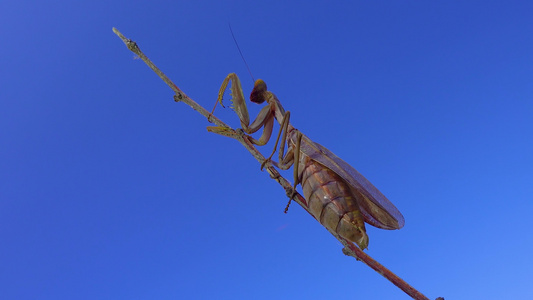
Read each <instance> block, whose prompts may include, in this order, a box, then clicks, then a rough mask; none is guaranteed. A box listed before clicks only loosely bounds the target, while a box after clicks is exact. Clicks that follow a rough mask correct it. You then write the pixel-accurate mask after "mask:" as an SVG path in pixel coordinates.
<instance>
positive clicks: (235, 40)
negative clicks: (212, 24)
mask: <svg viewBox="0 0 533 300" xmlns="http://www.w3.org/2000/svg"><path fill="white" fill-rule="evenodd" d="M228 26H229V31H230V32H231V37H233V41H234V42H235V46H237V50H239V53H240V54H241V58H242V61H244V64H245V65H246V69H248V73H249V74H250V77H252V80H253V81H254V82H255V79H254V75H252V71H250V67H249V66H248V63H247V62H246V59H244V55H242V51H241V48H240V47H239V43H237V39H236V38H235V35H234V34H233V30H232V29H231V24H230V23H228Z"/></svg>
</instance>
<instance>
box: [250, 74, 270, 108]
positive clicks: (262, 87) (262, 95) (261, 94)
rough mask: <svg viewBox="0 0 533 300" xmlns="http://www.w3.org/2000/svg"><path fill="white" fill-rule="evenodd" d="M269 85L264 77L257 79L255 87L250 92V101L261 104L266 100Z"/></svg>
mask: <svg viewBox="0 0 533 300" xmlns="http://www.w3.org/2000/svg"><path fill="white" fill-rule="evenodd" d="M266 91H267V85H266V83H265V82H264V81H263V80H262V79H257V80H256V81H255V83H254V89H253V90H252V93H251V94H250V101H252V102H253V103H257V104H261V103H263V102H265V100H266Z"/></svg>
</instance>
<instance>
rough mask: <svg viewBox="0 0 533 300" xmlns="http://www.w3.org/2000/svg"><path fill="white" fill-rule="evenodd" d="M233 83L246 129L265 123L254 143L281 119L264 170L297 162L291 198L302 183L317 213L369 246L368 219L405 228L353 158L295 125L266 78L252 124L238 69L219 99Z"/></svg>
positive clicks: (255, 96) (255, 98)
mask: <svg viewBox="0 0 533 300" xmlns="http://www.w3.org/2000/svg"><path fill="white" fill-rule="evenodd" d="M230 82H231V86H230V90H231V97H232V99H231V102H232V107H233V110H234V111H235V112H236V113H237V116H238V117H239V120H240V123H241V126H242V130H243V131H244V132H245V133H247V134H253V133H255V132H257V131H259V130H260V129H261V128H264V129H263V132H262V134H261V137H260V138H259V139H255V138H252V137H249V138H250V141H251V142H252V143H253V144H256V145H258V146H264V145H266V144H267V143H268V141H269V140H270V137H271V135H272V129H273V125H274V119H275V120H276V121H277V122H278V123H279V124H280V130H279V133H278V136H277V139H276V144H275V145H274V149H273V151H272V154H271V155H270V156H269V157H268V158H267V159H266V160H265V161H264V162H263V164H262V165H261V169H262V168H263V167H264V165H265V164H266V162H268V161H271V162H272V164H273V165H274V166H276V167H278V168H279V169H282V170H288V169H289V168H290V167H291V166H293V167H294V170H293V171H294V172H293V174H294V183H293V194H292V195H291V196H289V198H290V199H292V198H293V197H294V195H295V194H296V186H297V185H298V184H300V185H301V186H302V189H303V193H304V197H305V198H306V200H307V205H308V209H309V211H310V212H311V214H312V215H313V216H314V217H315V218H316V219H317V220H318V221H319V222H320V223H321V224H322V225H323V226H325V227H326V228H328V229H330V230H332V231H334V232H336V233H337V234H339V235H340V236H341V237H343V238H345V239H346V240H348V241H351V242H354V243H355V244H357V245H358V246H359V248H361V249H363V250H364V249H366V248H367V247H368V241H369V239H368V235H367V233H366V228H365V223H368V224H370V225H372V226H375V227H378V228H382V229H389V230H392V229H400V228H402V227H403V225H404V223H405V221H404V218H403V216H402V214H401V213H400V211H399V210H398V209H397V208H396V207H395V206H394V204H392V203H391V202H390V201H389V200H388V199H387V198H386V197H385V196H384V195H383V194H382V193H381V192H380V191H379V190H378V189H377V188H376V187H374V185H372V183H370V182H369V181H368V180H367V179H366V178H365V177H363V175H361V174H360V173H359V172H358V171H357V170H355V169H354V168H353V167H352V166H350V165H349V164H348V163H346V162H345V161H343V160H342V159H340V158H339V157H337V156H336V155H335V154H333V153H332V152H331V151H329V150H328V149H327V148H325V147H324V146H322V145H320V144H318V143H315V142H313V141H311V140H310V139H309V138H308V137H307V136H305V135H304V134H302V133H301V132H300V131H299V130H297V129H296V128H294V127H293V126H292V125H291V124H290V122H289V119H290V112H289V111H285V109H283V106H282V105H281V102H280V101H279V100H278V98H277V97H276V95H274V93H272V92H270V91H269V90H268V89H267V86H266V83H265V82H264V81H263V80H261V79H258V80H256V81H255V84H254V88H253V90H252V93H251V94H250V101H252V102H254V103H257V104H261V103H264V102H266V106H264V107H263V108H262V109H261V111H260V112H259V114H258V115H257V117H256V118H255V120H254V121H253V122H252V124H250V116H249V113H248V108H247V106H246V101H245V99H244V95H243V91H242V87H241V83H240V80H239V78H238V77H237V75H236V74H235V73H230V74H229V75H228V76H226V78H225V79H224V81H223V82H222V85H221V87H220V90H219V93H218V98H217V102H216V104H217V103H220V104H221V105H222V101H223V99H222V98H223V95H224V92H225V91H226V89H227V87H228V85H229V84H230ZM216 104H215V107H214V108H213V111H212V114H213V113H214V111H215V108H216ZM224 130H225V128H222V127H211V128H210V131H213V132H217V133H221V132H223V131H224ZM280 138H281V144H280V147H279V151H278V156H279V160H278V162H277V163H276V162H274V161H272V156H273V155H274V154H275V152H276V148H277V146H278V143H279V141H280ZM285 144H287V152H286V153H285ZM289 204H290V200H289ZM289 204H287V208H288V206H289Z"/></svg>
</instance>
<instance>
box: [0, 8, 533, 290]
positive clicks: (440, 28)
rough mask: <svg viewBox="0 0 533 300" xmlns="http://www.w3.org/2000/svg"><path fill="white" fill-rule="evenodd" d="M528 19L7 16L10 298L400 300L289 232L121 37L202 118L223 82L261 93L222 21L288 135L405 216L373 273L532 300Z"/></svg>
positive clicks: (377, 254) (432, 14) (3, 231)
mask: <svg viewBox="0 0 533 300" xmlns="http://www.w3.org/2000/svg"><path fill="white" fill-rule="evenodd" d="M532 11H533V4H531V2H529V1H514V2H505V3H504V2H503V1H438V2H437V1H402V2H401V3H400V2H393V1H377V2H376V1H374V2H372V3H369V2H366V1H351V2H347V1H346V2H344V1H339V2H331V1H316V2H308V1H263V2H255V1H219V2H214V1H167V2H162V1H152V2H143V1H75V2H72V1H47V2H46V3H44V2H38V1H4V2H2V4H0V16H1V17H0V41H1V45H2V46H1V47H0V74H1V77H0V79H1V83H2V84H1V86H2V88H0V128H2V130H1V131H0V240H1V241H2V245H1V246H0V265H1V267H0V298H2V299H326V298H328V299H336V298H347V299H409V297H408V296H406V295H405V294H404V293H403V292H402V291H400V290H399V289H398V288H396V287H395V286H393V285H392V284H390V283H389V282H388V281H386V280H385V279H384V278H382V277H381V276H380V275H378V274H377V273H375V272H373V271H372V270H370V269H369V268H367V267H366V266H365V265H363V264H361V263H359V262H357V261H355V260H354V259H353V258H349V257H345V256H344V255H343V254H342V252H341V245H340V244H339V243H338V242H337V241H336V240H335V239H334V238H333V237H332V236H331V235H329V233H328V232H327V231H326V230H325V229H324V228H323V227H321V226H320V225H319V223H318V222H316V221H315V220H314V219H313V218H311V217H310V216H309V215H308V214H307V213H306V212H305V211H304V210H303V209H302V208H300V207H298V205H295V204H293V205H292V206H291V209H290V211H289V213H288V214H287V215H285V214H283V209H284V207H285V204H286V201H287V199H286V196H285V193H284V191H283V190H282V189H281V188H280V187H279V186H278V185H277V183H275V182H274V181H272V180H270V179H269V177H268V175H267V174H266V173H265V172H261V171H260V170H259V164H258V163H257V161H255V160H254V159H253V158H252V157H251V156H250V155H249V154H248V152H247V151H246V150H245V149H244V148H242V146H241V145H240V144H238V143H237V142H236V141H234V140H231V139H229V138H226V137H222V136H218V135H215V134H212V133H208V132H207V131H206V129H205V127H206V126H208V125H209V123H208V122H207V121H206V120H205V119H204V118H203V117H201V116H200V115H199V114H197V113H196V112H195V111H193V110H192V109H190V108H189V107H187V106H186V105H184V104H182V103H174V102H173V99H172V96H173V94H172V92H171V90H170V89H169V88H168V87H166V86H165V85H164V83H163V82H162V81H161V80H160V79H159V78H158V77H157V76H156V75H155V74H154V73H153V72H152V71H151V70H149V69H148V67H146V66H145V65H144V63H143V62H142V61H141V60H138V59H134V55H133V54H132V53H131V52H130V51H128V50H127V49H126V48H125V46H124V45H123V43H122V42H121V41H120V40H119V39H118V38H117V37H116V36H115V35H114V34H113V33H112V31H111V28H112V27H117V28H118V29H119V30H120V31H121V32H122V33H124V34H125V35H126V36H127V37H129V38H131V39H133V40H135V41H137V42H138V44H139V45H140V47H141V49H142V50H143V51H144V52H145V53H146V54H147V55H148V56H149V57H150V58H151V59H152V60H153V61H154V62H155V63H156V64H157V65H158V66H159V67H160V68H161V69H162V70H163V71H164V72H165V73H166V74H167V75H168V76H169V77H170V78H171V79H172V80H174V82H175V83H176V84H177V85H178V86H179V87H180V88H182V89H183V90H184V91H185V93H187V94H188V95H189V96H190V97H191V98H193V99H195V100H196V101H197V102H198V103H200V104H202V105H203V106H204V107H206V108H209V109H210V108H211V107H212V105H213V104H214V102H215V99H216V96H217V92H218V89H219V86H220V84H221V82H222V80H223V79H224V77H225V76H226V75H227V74H228V73H231V72H235V73H237V74H238V75H239V76H240V78H241V81H242V85H243V88H244V91H245V94H248V93H249V92H250V91H251V87H252V85H253V82H252V80H251V79H250V76H249V75H248V72H247V71H246V67H245V66H244V64H243V62H242V60H241V58H240V56H239V54H238V51H237V50H236V48H235V45H234V43H233V40H232V38H231V35H230V32H229V30H228V26H227V24H228V22H231V24H232V27H233V31H234V33H235V35H236V38H237V39H238V41H239V43H240V47H241V49H242V51H243V53H244V55H245V57H246V59H247V62H248V64H249V65H250V68H251V70H252V72H253V74H254V76H255V77H256V78H262V79H264V80H265V81H266V82H267V84H268V86H269V89H270V90H271V91H273V92H274V93H275V94H276V95H277V96H278V97H279V98H280V100H281V101H282V103H283V104H284V106H285V108H286V109H288V110H290V111H291V112H292V115H291V121H292V123H293V124H294V126H295V127H297V128H298V129H300V130H301V131H302V132H303V133H305V134H306V135H307V136H309V137H310V138H311V139H313V140H315V141H317V142H319V143H321V144H322V145H324V146H326V147H328V148H329V149H330V150H332V151H333V152H334V153H336V154H337V155H338V156H340V157H342V158H343V159H344V160H345V161H347V162H348V163H350V164H352V165H353V166H354V167H355V168H356V169H358V170H359V171H360V172H361V173H362V174H364V175H365V177H367V178H368V179H369V180H370V181H371V182H373V183H374V185H375V186H376V187H378V188H379V189H380V190H381V191H382V192H383V193H384V194H385V195H386V196H387V197H388V198H389V199H390V200H391V201H392V202H393V203H394V204H395V205H396V206H397V207H398V208H399V210H400V211H401V212H402V213H403V215H404V217H405V227H404V228H403V229H401V230H399V231H385V230H380V229H377V228H370V226H369V228H368V233H369V236H370V246H369V249H368V251H367V253H368V254H370V255H371V256H372V257H374V258H375V259H377V260H378V261H380V262H381V263H383V264H384V265H385V266H387V267H388V268H390V269H391V270H392V271H393V272H395V273H396V274H398V275H399V276H400V277H402V278H404V279H405V280H406V281H407V282H408V283H410V284H411V285H413V286H414V287H415V288H417V289H418V290H419V291H421V292H422V293H424V294H425V295H427V296H428V297H429V298H430V299H434V298H436V297H438V296H444V297H446V299H503V298H507V299H512V298H520V299H528V298H532V297H533V288H532V286H531V283H530V281H531V268H532V266H533V260H532V258H531V254H530V253H531V249H532V248H533V235H532V234H531V233H530V232H529V230H530V228H532V227H533V220H532V218H531V211H533V201H532V195H533V188H532V183H533V158H532V157H533V156H532V153H533V142H532V140H533V139H532V136H533V118H532V116H533V85H532V78H533V56H532V53H533V42H532V39H531V33H532V32H533V22H531V12H532ZM249 106H250V105H249ZM258 110H259V108H258V107H253V108H251V111H252V115H255V114H256V113H257V112H258ZM217 114H218V115H219V116H220V118H222V119H223V120H224V121H226V122H227V123H229V124H231V125H233V126H234V127H237V126H238V125H239V123H238V120H237V117H236V115H235V114H234V113H233V112H232V111H230V110H229V109H226V110H222V109H219V110H217ZM271 147H272V145H271V144H269V145H268V146H265V147H263V149H262V151H263V153H268V152H269V151H270V150H271ZM284 175H286V177H287V178H290V177H291V173H290V172H286V173H284Z"/></svg>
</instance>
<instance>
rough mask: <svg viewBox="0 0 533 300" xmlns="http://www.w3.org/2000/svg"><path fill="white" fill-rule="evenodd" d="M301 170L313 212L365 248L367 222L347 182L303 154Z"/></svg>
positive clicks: (345, 236) (338, 231)
mask: <svg viewBox="0 0 533 300" xmlns="http://www.w3.org/2000/svg"><path fill="white" fill-rule="evenodd" d="M302 154H303V153H302ZM299 170H300V172H299V173H300V175H299V178H300V182H301V185H302V188H303V192H304V196H305V198H306V199H307V202H308V207H309V211H310V212H311V213H312V214H313V216H314V217H315V218H316V219H317V220H318V221H319V222H320V223H321V224H322V225H324V226H325V227H326V228H329V229H330V230H332V231H335V232H337V233H338V234H339V235H340V236H342V237H344V238H345V239H347V240H349V241H352V242H355V243H356V244H358V245H359V247H360V248H361V249H365V248H366V247H367V245H368V236H367V235H366V230H365V223H364V221H363V217H362V215H361V212H360V210H359V206H358V205H357V202H356V199H355V197H354V195H353V192H352V191H351V190H350V187H349V186H348V184H347V183H346V182H345V181H344V180H343V179H342V178H341V177H340V176H339V175H337V174H336V173H335V172H333V171H331V170H330V169H328V168H326V167H325V166H323V165H322V164H320V163H318V162H316V161H314V160H312V159H310V158H309V157H307V156H305V155H304V157H301V158H300V165H299Z"/></svg>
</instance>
